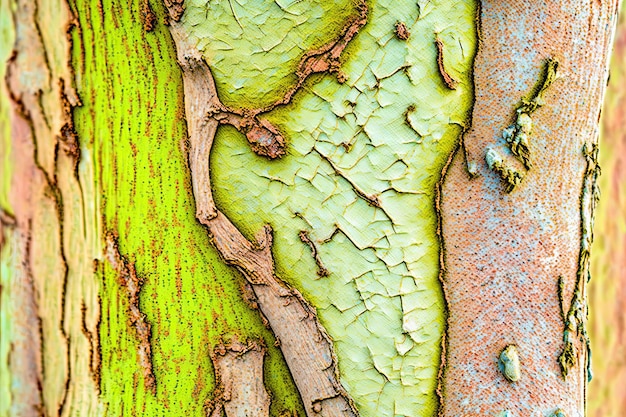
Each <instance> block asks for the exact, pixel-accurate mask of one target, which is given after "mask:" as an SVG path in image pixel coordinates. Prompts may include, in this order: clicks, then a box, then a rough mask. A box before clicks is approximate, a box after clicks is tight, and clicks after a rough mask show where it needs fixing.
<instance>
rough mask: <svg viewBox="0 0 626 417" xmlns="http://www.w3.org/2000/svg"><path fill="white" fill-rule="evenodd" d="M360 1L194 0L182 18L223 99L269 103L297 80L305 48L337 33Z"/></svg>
mask: <svg viewBox="0 0 626 417" xmlns="http://www.w3.org/2000/svg"><path fill="white" fill-rule="evenodd" d="M356 3H357V0H338V1H319V0H277V1H263V2H259V1H254V0H221V1H210V2H206V1H203V0H190V1H186V2H185V13H184V14H183V17H182V20H181V21H182V23H183V24H184V25H185V27H186V28H188V29H189V30H188V33H189V34H190V35H191V38H192V39H193V40H195V41H196V46H197V48H198V49H199V50H201V51H202V52H203V56H204V59H205V60H206V62H207V64H209V66H210V67H211V68H212V70H213V71H214V74H213V75H214V77H215V81H216V85H217V89H218V91H219V93H220V98H221V100H222V102H223V103H224V104H226V105H228V106H233V107H239V108H252V107H265V106H267V105H270V104H272V103H273V102H275V101H277V100H278V99H279V98H281V97H282V95H283V94H285V91H286V90H288V88H289V87H291V86H292V84H295V82H296V80H297V77H296V75H295V73H296V70H297V69H298V63H299V61H300V58H301V57H302V56H303V55H304V53H305V52H307V51H311V50H315V49H318V48H320V47H322V46H324V45H326V44H328V43H329V42H330V41H331V40H332V39H334V38H336V37H337V35H338V34H339V32H340V31H341V29H342V28H343V26H344V25H345V23H346V22H347V21H348V20H349V18H350V17H351V16H352V15H353V14H354V13H355V5H356Z"/></svg>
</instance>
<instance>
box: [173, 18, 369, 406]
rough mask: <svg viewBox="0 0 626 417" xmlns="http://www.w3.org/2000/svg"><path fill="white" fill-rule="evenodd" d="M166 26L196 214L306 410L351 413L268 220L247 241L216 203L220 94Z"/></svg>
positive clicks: (176, 28) (177, 32)
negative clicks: (267, 331)
mask: <svg viewBox="0 0 626 417" xmlns="http://www.w3.org/2000/svg"><path fill="white" fill-rule="evenodd" d="M170 31H171V33H172V37H173V39H174V42H175V44H176V49H177V54H178V61H179V64H180V66H181V68H182V71H183V84H184V92H185V112H186V119H187V129H188V135H189V138H190V145H191V146H190V151H189V165H190V169H191V177H192V184H193V192H194V197H195V199H196V217H197V218H198V220H199V221H200V223H202V224H203V225H204V226H206V228H207V229H208V232H209V235H210V237H211V240H212V243H213V244H214V245H215V247H216V248H217V250H218V252H219V253H220V255H221V257H222V258H223V259H224V261H225V262H226V263H227V264H229V265H232V266H234V267H236V268H237V269H238V270H239V271H240V272H241V273H242V274H243V276H244V277H245V278H246V280H247V281H248V282H249V283H250V285H251V287H252V290H253V291H254V294H255V296H256V298H257V303H258V305H259V309H260V311H261V313H262V314H263V315H264V316H265V317H266V318H267V320H268V322H269V323H270V326H271V328H272V330H273V332H274V334H275V336H276V338H277V340H278V342H279V343H280V347H281V350H282V352H283V355H284V357H285V360H286V362H287V365H288V366H289V369H290V370H291V374H292V376H293V378H294V381H295V383H296V386H297V387H298V390H299V391H300V395H301V397H302V400H303V403H304V406H305V410H306V412H307V415H308V416H314V415H316V416H317V415H321V416H356V415H357V411H356V409H355V407H354V405H353V403H352V400H351V399H350V398H349V396H348V394H347V393H346V391H345V389H344V388H343V387H342V386H341V384H340V382H339V375H338V370H337V360H336V357H335V355H334V353H333V348H332V341H331V340H330V338H329V336H328V334H327V333H326V331H325V330H324V329H323V328H322V327H321V325H320V324H319V321H318V320H317V316H316V314H315V310H314V309H313V308H312V307H311V306H310V305H309V304H308V303H307V302H306V301H305V300H304V298H303V297H302V295H301V294H300V293H299V292H298V291H297V290H295V289H293V288H290V287H288V286H287V285H286V284H285V283H284V282H282V280H281V279H280V278H279V277H277V276H276V274H275V270H274V260H273V257H272V253H271V245H272V232H271V228H270V227H269V226H265V227H264V228H263V229H262V230H261V231H259V233H258V234H257V237H256V242H250V241H248V240H247V239H246V238H245V237H244V236H243V235H242V234H241V232H240V231H239V230H238V229H237V228H236V227H235V226H234V225H233V224H232V223H231V222H230V220H229V219H228V218H226V216H224V214H222V213H221V212H220V211H219V210H218V209H217V208H216V206H215V203H214V201H213V197H212V193H211V180H210V175H209V173H210V166H209V163H210V159H209V155H210V152H211V147H212V145H213V140H214V137H215V132H216V129H217V126H218V124H219V121H218V120H216V119H215V118H214V117H212V115H214V114H215V110H216V109H217V110H219V108H220V103H219V99H218V98H217V93H216V88H215V84H214V81H213V77H212V76H211V72H210V70H209V67H208V66H207V64H206V63H205V62H204V61H203V60H202V57H201V56H200V53H199V52H198V51H197V50H196V49H195V47H194V46H193V45H190V44H189V43H187V36H186V33H185V32H184V29H183V28H182V27H181V26H180V24H177V23H172V24H171V26H170ZM207 115H208V117H207Z"/></svg>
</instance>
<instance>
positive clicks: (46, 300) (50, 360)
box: [5, 1, 100, 416]
mask: <svg viewBox="0 0 626 417" xmlns="http://www.w3.org/2000/svg"><path fill="white" fill-rule="evenodd" d="M13 23H14V28H15V31H16V39H15V43H14V45H13V48H14V51H13V55H12V57H11V58H10V60H9V61H8V62H7V68H6V74H5V82H6V85H7V90H8V93H9V95H10V98H11V99H12V102H13V105H14V117H13V120H12V123H11V132H12V138H11V148H12V158H13V160H14V161H15V169H14V170H13V171H12V173H11V174H12V175H11V186H10V189H9V190H10V191H9V202H10V205H11V209H12V211H13V213H14V216H15V219H16V224H17V228H18V229H19V233H20V234H22V235H23V236H25V237H26V238H27V241H28V245H29V246H28V248H29V249H28V251H22V252H21V253H22V255H23V256H24V258H23V259H21V262H22V263H23V264H24V265H25V268H28V271H29V272H28V274H26V275H24V274H18V275H16V276H14V277H13V281H12V282H11V285H12V287H13V288H21V287H23V286H24V285H29V286H30V287H31V291H32V297H33V299H32V300H31V301H28V297H27V296H26V295H24V302H25V303H26V302H31V303H32V309H33V311H34V312H33V314H35V315H36V317H37V320H38V324H37V325H36V326H34V325H33V323H21V322H20V319H16V321H15V322H13V323H12V326H13V330H14V335H15V337H18V338H19V336H18V335H19V334H20V333H22V332H25V331H27V332H34V331H38V332H39V333H40V334H39V336H37V343H34V342H33V343H31V344H30V345H29V348H28V349H30V348H31V347H32V348H33V349H36V351H37V353H36V355H37V356H38V358H37V360H36V361H35V360H32V359H31V362H32V363H33V365H31V366H35V365H34V364H37V363H39V364H38V365H37V366H38V367H39V368H40V375H39V377H38V378H39V380H38V381H37V382H32V383H24V384H17V385H14V386H15V387H17V388H16V390H15V391H14V392H12V395H13V397H12V404H16V405H19V404H21V403H22V402H23V403H25V404H28V403H30V401H29V400H28V398H29V397H30V396H32V395H33V392H39V391H40V394H39V395H40V400H39V403H38V405H37V409H38V411H37V412H38V413H42V414H43V415H46V416H67V415H70V414H73V413H79V414H81V413H83V414H85V413H90V412H92V411H91V410H94V409H95V408H96V407H97V403H98V389H97V383H95V382H94V381H95V379H96V378H94V373H95V372H99V370H96V369H94V368H93V367H92V366H89V365H86V366H83V364H88V363H89V362H93V361H92V360H91V359H92V358H93V357H94V353H93V349H97V347H98V342H97V341H98V338H99V334H98V331H97V324H96V323H94V321H95V320H94V317H97V316H98V315H99V302H98V301H99V300H98V298H97V284H96V283H95V282H94V280H93V277H92V276H90V275H91V274H92V272H93V271H92V267H91V264H92V260H93V258H94V257H95V256H100V254H95V253H94V251H93V246H94V240H93V235H94V232H95V233H97V230H96V229H97V227H90V228H89V230H87V223H86V221H85V218H86V217H88V216H90V214H91V212H90V210H89V209H86V206H85V205H84V202H85V201H86V200H89V199H92V198H93V197H92V195H90V194H89V192H88V191H85V192H84V191H83V190H84V189H85V190H89V191H90V190H93V187H92V186H91V185H90V184H89V183H90V181H91V179H90V178H85V173H89V164H84V166H83V174H82V175H81V174H80V173H79V168H78V167H79V163H80V153H81V148H80V143H79V140H78V135H77V133H76V131H75V128H74V122H73V118H72V112H73V109H74V107H75V106H77V105H80V100H79V99H78V96H77V94H76V92H75V90H74V87H73V85H74V74H73V70H72V68H71V66H70V57H71V32H72V30H73V29H74V28H75V22H74V18H73V16H72V13H71V12H70V9H69V6H68V4H67V3H66V2H65V1H49V2H38V1H18V2H17V3H16V7H15V9H14V10H13ZM59 151H63V152H59ZM68 253H72V254H75V255H77V256H75V257H68V256H66V254H68ZM78 255H80V256H78ZM22 281H23V282H22ZM16 291H17V290H16ZM18 293H19V292H17V293H12V294H13V297H20V298H21V296H20V295H17V294H18ZM83 306H84V308H82V307H83ZM27 310H28V309H27V308H25V311H27ZM81 311H82V314H81ZM25 317H28V313H25ZM96 320H97V319H96ZM28 326H30V328H31V330H25V327H28ZM37 329H39V330H37ZM84 330H88V333H89V334H91V337H88V336H87V334H86V333H85V332H84ZM11 337H13V336H11ZM31 337H32V335H31ZM33 340H34V339H33ZM20 355H21V354H20ZM16 357H17V356H16ZM14 371H15V374H16V375H18V374H19V373H20V371H19V370H14ZM24 375H28V373H25V374H24ZM25 382H26V381H25ZM33 385H36V386H37V388H36V389H35V388H34V387H33ZM29 391H32V392H29ZM16 415H20V414H19V413H18V414H16Z"/></svg>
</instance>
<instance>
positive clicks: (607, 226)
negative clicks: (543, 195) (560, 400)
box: [587, 2, 626, 417]
mask: <svg viewBox="0 0 626 417" xmlns="http://www.w3.org/2000/svg"><path fill="white" fill-rule="evenodd" d="M610 71H611V72H610V79H609V85H608V89H607V93H606V97H605V100H604V107H603V110H602V117H601V129H602V130H601V134H600V150H599V154H600V155H599V158H600V166H601V167H602V175H601V176H600V189H601V192H602V195H601V198H600V202H599V204H598V208H597V212H596V220H595V230H594V235H595V241H594V243H593V248H592V251H591V258H592V259H591V274H592V275H591V277H592V278H591V282H590V283H589V293H588V294H589V320H590V323H589V333H590V337H591V348H592V353H593V362H592V364H593V368H592V369H593V374H594V377H593V380H592V381H591V382H590V384H589V392H588V402H587V410H588V415H589V416H590V417H613V416H615V417H617V416H622V415H624V413H626V2H622V7H621V14H620V17H619V22H618V26H617V33H616V36H615V46H614V52H613V58H612V60H611V69H610Z"/></svg>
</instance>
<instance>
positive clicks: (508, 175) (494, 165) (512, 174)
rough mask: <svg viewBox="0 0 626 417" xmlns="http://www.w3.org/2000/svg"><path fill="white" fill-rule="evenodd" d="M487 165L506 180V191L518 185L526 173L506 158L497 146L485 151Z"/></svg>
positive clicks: (508, 191)
mask: <svg viewBox="0 0 626 417" xmlns="http://www.w3.org/2000/svg"><path fill="white" fill-rule="evenodd" d="M485 161H486V162H487V166H488V167H489V168H490V169H492V170H493V171H495V172H496V173H498V175H500V178H502V180H503V181H504V182H506V192H507V193H510V192H511V191H513V190H514V189H515V187H516V186H518V185H519V184H520V183H521V182H522V179H524V176H525V173H524V172H522V171H520V170H518V169H516V168H515V167H514V166H513V165H512V164H511V163H510V162H509V161H507V160H506V158H505V157H504V156H503V155H502V154H501V153H500V152H499V151H498V150H496V149H495V148H488V149H487V152H486V153H485Z"/></svg>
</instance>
